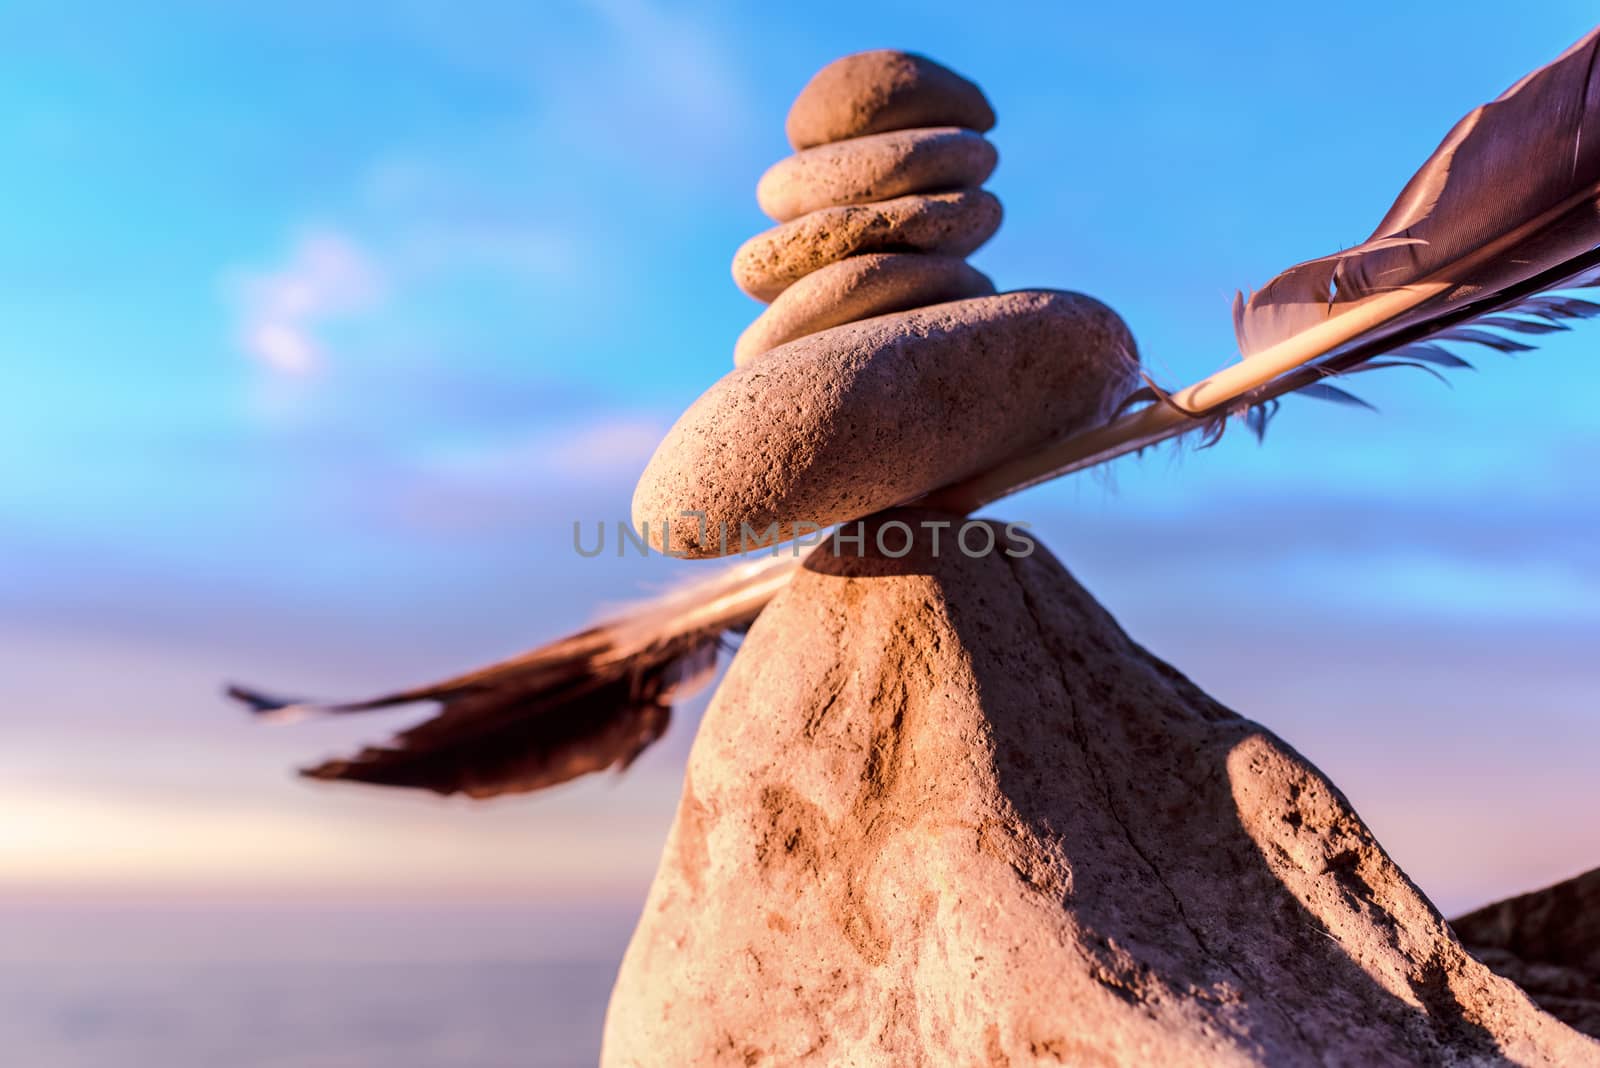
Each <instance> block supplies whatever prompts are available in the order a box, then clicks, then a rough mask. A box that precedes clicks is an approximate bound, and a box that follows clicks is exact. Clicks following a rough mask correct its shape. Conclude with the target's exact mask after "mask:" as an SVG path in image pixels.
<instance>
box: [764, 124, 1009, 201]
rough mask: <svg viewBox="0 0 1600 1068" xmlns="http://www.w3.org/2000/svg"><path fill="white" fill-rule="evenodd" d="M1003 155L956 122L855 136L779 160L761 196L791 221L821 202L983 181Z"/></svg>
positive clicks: (867, 198)
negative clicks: (957, 126) (929, 127)
mask: <svg viewBox="0 0 1600 1068" xmlns="http://www.w3.org/2000/svg"><path fill="white" fill-rule="evenodd" d="M998 161H999V155H998V154H997V153H996V152H995V149H994V145H992V144H990V143H989V142H988V141H986V140H985V139H984V138H983V137H981V136H980V135H978V134H976V133H973V132H972V131H971V130H962V129H957V128H956V127H953V126H947V127H943V128H939V129H932V130H896V131H892V132H890V133H881V134H872V135H870V136H867V137H853V138H851V139H850V140H848V141H836V142H834V143H833V144H827V145H818V146H817V147H816V148H808V149H806V150H805V151H804V152H799V153H796V154H795V155H793V156H790V157H789V158H788V159H785V160H779V161H778V162H777V163H775V164H773V165H772V166H771V167H770V168H768V169H767V173H766V174H763V175H762V176H761V181H760V182H758V183H757V184H756V201H757V202H758V203H759V204H760V205H761V210H762V211H764V212H766V213H767V214H768V215H770V216H772V217H773V218H774V219H777V220H778V221H779V222H788V221H789V220H790V219H797V218H799V217H800V216H802V215H804V214H805V213H806V212H808V211H816V210H817V209H818V208H827V207H836V206H838V205H840V204H865V203H868V202H870V201H874V200H888V199H889V198H891V197H898V196H904V195H905V194H907V193H931V192H937V191H940V190H946V189H959V188H961V187H963V186H973V187H976V186H980V185H982V184H983V183H984V182H985V181H987V180H988V178H989V175H990V174H992V173H994V168H995V164H996V163H997V162H998Z"/></svg>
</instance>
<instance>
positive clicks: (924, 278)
mask: <svg viewBox="0 0 1600 1068" xmlns="http://www.w3.org/2000/svg"><path fill="white" fill-rule="evenodd" d="M993 292H994V283H993V282H991V281H989V277H988V275H985V274H984V273H983V272H982V271H979V270H976V269H974V268H973V267H971V266H969V265H968V264H967V263H966V262H965V261H963V260H960V259H957V258H956V257H954V256H931V255H921V254H918V253H910V252H869V253H867V254H865V255H862V256H851V257H849V258H847V259H842V260H840V261H839V262H838V263H830V264H828V266H826V267H824V268H822V269H821V270H817V271H812V272H811V273H810V274H808V275H806V276H805V277H804V278H802V279H800V281H798V282H796V283H795V284H794V285H792V286H790V287H789V288H788V289H785V290H784V291H783V292H782V293H780V294H779V295H778V299H777V300H775V301H773V302H772V304H771V306H769V307H768V308H767V309H766V310H765V311H763V312H762V313H761V316H760V317H759V318H758V319H756V321H755V322H753V323H751V324H750V326H749V327H748V328H747V329H746V330H745V332H744V333H742V334H740V335H739V341H738V343H737V344H735V345H734V347H733V362H734V364H735V365H736V366H743V365H744V364H746V363H749V362H750V361H751V360H753V359H755V358H756V357H757V356H760V355H761V354H762V353H764V352H766V351H767V350H769V349H773V348H776V347H777V346H779V345H782V344H783V343H784V342H786V341H793V340H794V339H795V338H799V337H805V336H806V335H807V334H815V333H817V332H818V331H819V330H826V329H828V328H829V327H832V326H838V325H840V324H841V323H853V322H855V321H856V320H858V319H870V318H872V317H873V316H875V315H884V314H887V313H889V312H897V311H905V310H906V309H908V308H916V307H919V306H921V305H923V304H943V303H945V302H946V301H951V300H962V299H964V298H967V297H982V296H988V295H989V294H991V293H993Z"/></svg>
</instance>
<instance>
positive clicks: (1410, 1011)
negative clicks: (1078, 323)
mask: <svg viewBox="0 0 1600 1068" xmlns="http://www.w3.org/2000/svg"><path fill="white" fill-rule="evenodd" d="M899 518H902V519H904V520H907V521H909V522H912V523H918V522H921V520H922V519H924V518H927V517H926V515H922V516H919V515H916V514H910V515H902V516H900V517H899ZM939 518H943V519H954V517H950V516H943V517H939ZM955 521H956V522H959V520H955ZM869 538H870V535H869ZM920 545H921V546H922V549H921V550H919V551H916V552H913V553H912V554H911V555H909V556H907V557H905V558H904V559H899V560H892V559H886V558H884V557H883V556H881V555H878V554H875V553H874V554H870V555H869V556H868V557H867V558H865V559H855V558H854V557H851V556H848V555H847V556H845V557H843V558H835V557H831V556H827V557H821V558H818V557H813V559H812V561H811V563H810V564H809V565H808V569H807V570H806V571H804V572H802V574H801V575H800V576H799V577H798V578H797V579H796V580H795V581H794V582H793V583H792V584H791V585H790V586H789V587H788V588H787V589H786V590H784V591H783V592H782V593H781V594H780V595H779V596H778V598H777V599H776V600H775V601H774V602H773V603H772V604H771V606H770V607H768V608H767V610H766V611H765V612H764V613H763V614H762V615H761V617H760V618H759V619H758V620H757V622H756V623H755V626H754V627H753V628H752V629H751V631H750V634H749V636H748V638H747V639H746V641H745V644H744V647H743V649H742V650H741V651H740V652H739V655H738V656H737V657H736V658H735V660H734V663H733V667H732V668H731V670H730V671H729V674H728V676H727V678H726V681H724V683H723V684H722V688H721V690H720V692H719V693H718V694H717V697H716V699H715V701H714V702H713V703H712V705H711V708H710V710H709V711H708V712H707V714H706V717H705V720H704V723H703V724H702V726H701V728H700V734H699V737H698V738H697V739H696V741H695V745H694V750H693V753H692V755H691V756H690V760H689V768H688V773H687V777H686V779H685V783H684V790H683V798H682V801H681V803H680V805H679V809H678V815H677V819H676V822H675V824H674V826H673V829H672V832H671V835H670V837H669V838H668V841H667V846H666V850H665V853H664V855H663V857H662V861H661V866H660V870H659V872H658V874H657V876H656V880H655V884H654V886H653V887H652V889H651V892H650V897H649V901H648V903H647V904H646V906H645V911H644V915H643V918H642V919H641V921H640V924H639V927H638V929H637V931H636V932H635V934H634V937H633V941H632V944H631V945H630V947H629V949H628V953H627V956H626V959H625V960H624V962H623V965H622V969H621V973H620V975H619V977H618V979H617V985H616V989H615V992H614V994H613V996H612V1001H611V1006H610V1011H609V1013H608V1015H607V1021H606V1035H605V1047H604V1053H603V1057H602V1063H603V1064H605V1065H608V1066H612V1068H637V1066H646V1065H652V1066H653V1065H663V1064H672V1065H689V1064H693V1065H752V1064H754V1065H787V1064H807V1065H809V1064H815V1065H835V1064H837V1065H857V1066H868V1065H873V1066H876V1065H884V1066H895V1068H900V1066H906V1068H916V1066H928V1068H935V1066H939V1068H942V1066H945V1065H1009V1066H1012V1068H1019V1066H1022V1065H1059V1064H1072V1065H1174V1066H1180V1065H1181V1066H1191V1065H1194V1066H1200V1065H1205V1066H1216V1065H1224V1066H1226V1065H1274V1066H1281V1065H1303V1064H1304V1065H1312V1064H1315V1065H1348V1066H1351V1068H1356V1066H1360V1068H1373V1066H1384V1065H1480V1064H1481V1065H1488V1064H1522V1065H1558V1064H1559V1065H1564V1066H1582V1065H1595V1064H1600V1045H1597V1044H1595V1043H1593V1042H1592V1041H1591V1040H1589V1039H1587V1038H1584V1037H1583V1036H1581V1035H1579V1034H1578V1033H1577V1032H1575V1031H1573V1030H1571V1029H1569V1028H1568V1027H1566V1026H1565V1025H1564V1024H1562V1023H1560V1022H1559V1021H1558V1020H1556V1019H1555V1018H1553V1017H1551V1016H1549V1015H1547V1014H1545V1013H1543V1012H1541V1011H1540V1010H1539V1009H1538V1008H1537V1007H1536V1006H1534V1005H1533V1004H1532V1003H1531V1002H1530V1001H1529V1000H1528V999H1527V997H1526V996H1525V995H1524V994H1523V993H1522V992H1521V991H1520V990H1518V989H1517V988H1516V987H1515V986H1514V985H1513V984H1512V983H1510V982H1508V981H1506V980H1504V979H1501V978H1499V977H1498V976H1495V975H1494V974H1492V973H1491V972H1490V971H1489V970H1488V969H1487V968H1485V967H1483V966H1482V965H1481V964H1479V963H1478V962H1477V961H1475V960H1473V959H1472V958H1471V957H1470V956H1468V955H1467V953H1466V952H1465V951H1464V950H1463V949H1462V947H1461V945H1460V943H1458V942H1457V941H1456V939H1455V938H1454V936H1453V935H1452V934H1451V932H1450V929H1449V928H1448V927H1447V926H1446V925H1445V922H1444V920H1443V919H1442V918H1441V917H1440V916H1439V914H1438V913H1437V911H1435V910H1434V908H1433V907H1432V906H1431V905H1430V904H1429V903H1428V901H1427V900H1426V899H1425V898H1424V897H1423V896H1422V895H1421V894H1420V893H1419V892H1418V891H1417V889H1416V888H1415V887H1414V886H1413V885H1412V884H1411V882H1410V881H1409V880H1408V879H1407V878H1406V876H1405V875H1404V874H1403V873H1402V872H1401V871H1400V870H1399V869H1398V868H1396V867H1395V865H1394V863H1393V862H1392V861H1391V860H1390V859H1389V858H1388V856H1387V855H1385V853H1384V852H1383V850H1382V848H1381V847H1380V846H1379V845H1378V843H1377V842H1376V841H1374V840H1373V837H1372V835H1371V833H1370V832H1369V831H1368V830H1367V828H1366V827H1365V825H1364V824H1363V823H1362V822H1361V820H1360V818H1359V817H1358V816H1357V815H1356V814H1355V812H1354V811H1353V810H1352V809H1351V807H1350V805H1349V803H1348V802H1347V801H1346V800H1345V798H1344V797H1343V796H1342V795H1341V794H1340V793H1339V791H1338V790H1337V789H1336V788H1335V787H1334V786H1333V785H1332V784H1330V783H1329V782H1328V781H1327V779H1325V778H1324V777H1323V776H1322V775H1321V774H1320V773H1319V772H1318V771H1317V770H1316V769H1315V768H1314V767H1312V766H1311V765H1310V764H1309V763H1307V762H1306V760H1305V759H1304V758H1303V757H1301V756H1300V755H1299V754H1298V753H1296V752H1295V751H1294V750H1293V749H1291V748H1290V747H1289V746H1288V745H1286V744H1285V743H1284V742H1282V741H1281V740H1279V739H1278V738H1276V737H1274V736H1273V735H1272V734H1270V733H1269V732H1267V731H1266V730H1264V729H1263V728H1261V727H1259V726H1257V725H1256V724H1254V723H1251V722H1249V721H1247V720H1244V719H1241V718H1239V717H1238V716H1236V715H1234V714H1233V713H1232V712H1230V711H1228V710H1227V709H1225V708H1223V707H1221V706H1220V705H1218V704H1217V703H1216V702H1215V701H1213V700H1211V699H1210V698H1209V697H1207V696H1206V695H1205V694H1204V693H1202V692H1201V691H1200V690H1198V689H1197V688H1196V687H1195V686H1194V685H1193V684H1191V683H1190V682H1189V681H1188V680H1187V679H1185V678H1184V677H1183V676H1182V675H1180V674H1179V673H1178V672H1177V671H1175V670H1173V669H1172V668H1171V667H1169V666H1167V665H1166V664H1164V663H1162V662H1161V661H1159V660H1157V659H1155V658H1154V657H1152V656H1151V655H1149V654H1148V653H1146V652H1145V651H1144V650H1143V649H1141V648H1139V647H1138V646H1136V645H1134V644H1133V643H1132V642H1131V641H1129V639H1128V638H1127V637H1126V636H1125V635H1124V634H1123V633H1122V632H1121V631H1120V630H1119V629H1118V628H1117V626H1116V624H1115V623H1114V622H1113V621H1112V620H1111V619H1110V618H1109V617H1108V616H1107V614H1106V613H1105V611H1104V610H1103V609H1101V608H1100V607H1099V605H1097V604H1096V603H1095V602H1094V600H1093V599H1092V598H1091V597H1090V596H1089V595H1088V594H1087V593H1085V592H1084V591H1083V590H1082V589H1081V588H1080V587H1079V586H1078V585H1077V584H1076V583H1074V582H1073V580H1072V579H1071V578H1070V577H1069V576H1068V575H1067V573H1066V572H1065V571H1064V570H1063V569H1062V568H1061V566H1060V565H1059V564H1057V563H1056V562H1055V561H1054V560H1053V559H1051V558H1050V557H1049V555H1048V554H1047V553H1045V552H1044V551H1043V550H1042V549H1041V550H1039V551H1037V552H1035V553H1034V554H1033V555H1032V556H1029V557H1026V558H1022V559H1011V558H1007V557H1006V556H1004V555H1003V554H999V553H996V554H992V555H989V556H986V557H983V558H980V559H968V558H966V557H964V556H963V555H961V554H960V553H957V552H950V551H948V544H947V545H946V551H945V552H943V553H942V554H941V555H940V556H939V557H938V558H936V559H935V558H933V557H932V556H931V554H929V553H928V552H927V551H926V546H927V542H926V539H923V540H922V542H920Z"/></svg>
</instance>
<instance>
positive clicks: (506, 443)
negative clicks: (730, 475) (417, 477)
mask: <svg viewBox="0 0 1600 1068" xmlns="http://www.w3.org/2000/svg"><path fill="white" fill-rule="evenodd" d="M665 432H666V423H665V421H664V420H662V419H658V418H652V417H648V416H633V415H625V414H624V415H619V416H615V417H612V416H606V417H602V418H600V419H598V420H596V421H594V422H590V423H581V424H567V425H564V426H555V427H546V428H543V429H540V430H538V431H536V432H534V433H532V434H526V435H521V436H518V437H514V438H510V439H506V440H500V441H494V442H480V443H475V444H473V445H471V446H468V447H466V448H453V449H450V450H448V451H442V452H439V453H436V454H435V455H433V456H431V457H430V458H429V459H428V460H427V462H426V464H425V467H426V471H427V474H428V475H429V476H431V477H434V478H437V479H439V480H441V481H444V482H449V483H453V484H456V485H458V486H470V487H474V488H478V489H484V490H488V489H496V488H508V489H514V490H515V491H516V492H518V493H519V494H520V493H522V492H525V491H526V489H527V487H528V486H529V485H530V484H534V483H544V482H551V481H572V480H585V481H589V480H593V479H614V478H622V477H624V476H626V478H627V479H632V478H633V477H635V476H636V475H637V474H638V473H639V471H640V470H641V469H643V467H644V464H645V461H647V460H648V459H649V458H650V454H651V453H652V452H654V451H655V448H656V445H657V444H659V443H660V441H661V438H662V436H663V434H665Z"/></svg>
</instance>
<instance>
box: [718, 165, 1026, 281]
mask: <svg viewBox="0 0 1600 1068" xmlns="http://www.w3.org/2000/svg"><path fill="white" fill-rule="evenodd" d="M999 228H1000V201H998V200H996V199H995V198H994V197H993V196H991V195H990V194H988V193H986V192H984V191H983V190H981V189H961V190H957V191H955V192H950V193H932V194H927V195H916V196H904V197H895V198H893V199H892V200H882V201H879V202H877V203H875V204H852V205H845V206H842V207H837V208H822V209H820V210H818V211H813V212H811V213H810V214H808V215H802V216H801V217H800V218H798V219H795V220H794V221H793V222H787V223H783V224H782V225H781V226H775V227H773V228H772V229H770V230H766V231H763V232H762V233H759V234H757V235H756V236H755V237H752V238H751V239H750V240H748V241H746V242H745V243H744V244H742V245H740V246H739V250H738V251H737V252H735V253H734V255H733V280H734V281H735V282H737V283H738V285H739V288H740V289H742V290H744V291H745V292H746V293H748V294H749V295H750V296H752V297H755V298H756V299H757V300H761V301H771V300H773V299H774V298H775V297H777V295H778V294H779V293H782V292H783V291H784V290H785V289H787V288H788V287H789V286H791V285H793V284H794V283H795V282H797V281H799V280H800V279H802V278H804V277H805V276H806V275H808V274H810V273H811V272H812V271H815V270H817V269H819V268H822V267H826V266H827V265H828V264H830V263H836V262H838V261H839V260H842V259H844V258H845V257H846V256H853V255H856V254H857V253H861V252H903V251H905V250H907V249H915V250H917V251H921V252H936V253H941V254H943V255H947V256H965V255H967V254H969V253H971V252H973V251H974V250H976V249H977V248H978V246H980V245H982V244H983V243H984V242H985V241H987V240H989V238H991V237H993V236H994V232H995V231H996V230H998V229H999Z"/></svg>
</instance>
